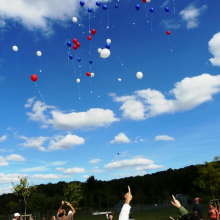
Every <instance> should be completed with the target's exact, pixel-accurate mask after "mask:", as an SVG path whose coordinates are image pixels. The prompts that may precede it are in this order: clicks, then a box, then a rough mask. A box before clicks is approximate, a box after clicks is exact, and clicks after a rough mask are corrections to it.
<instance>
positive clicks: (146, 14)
mask: <svg viewBox="0 0 220 220" xmlns="http://www.w3.org/2000/svg"><path fill="white" fill-rule="evenodd" d="M145 10H146V17H147V18H148V15H147V5H146V4H145Z"/></svg>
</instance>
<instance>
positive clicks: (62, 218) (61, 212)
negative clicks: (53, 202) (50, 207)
mask: <svg viewBox="0 0 220 220" xmlns="http://www.w3.org/2000/svg"><path fill="white" fill-rule="evenodd" d="M64 203H65V202H64V201H62V202H61V206H60V208H59V209H58V212H57V220H70V219H71V218H72V217H73V215H74V214H75V213H76V211H75V209H74V208H73V207H72V205H71V204H70V203H69V202H66V204H67V205H68V206H69V207H70V208H71V210H72V212H71V213H70V214H69V215H67V216H66V211H65V209H63V205H64Z"/></svg>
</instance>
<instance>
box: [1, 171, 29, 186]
mask: <svg viewBox="0 0 220 220" xmlns="http://www.w3.org/2000/svg"><path fill="white" fill-rule="evenodd" d="M26 176H27V175H26V174H23V175H21V174H18V173H13V174H4V173H0V184H3V183H12V182H13V183H18V182H19V178H18V177H20V178H21V177H26Z"/></svg>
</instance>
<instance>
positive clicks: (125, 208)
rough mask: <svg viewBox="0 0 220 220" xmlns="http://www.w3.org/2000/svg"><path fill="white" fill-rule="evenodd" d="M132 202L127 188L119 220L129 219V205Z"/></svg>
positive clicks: (129, 190)
mask: <svg viewBox="0 0 220 220" xmlns="http://www.w3.org/2000/svg"><path fill="white" fill-rule="evenodd" d="M131 200H132V195H131V189H130V187H129V186H128V192H127V193H126V194H125V204H124V205H123V207H122V209H121V212H120V215H119V220H128V219H129V214H130V209H131V206H130V205H129V204H130V202H131Z"/></svg>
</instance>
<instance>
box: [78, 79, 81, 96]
mask: <svg viewBox="0 0 220 220" xmlns="http://www.w3.org/2000/svg"><path fill="white" fill-rule="evenodd" d="M78 89H79V99H81V97H80V87H79V83H78Z"/></svg>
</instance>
